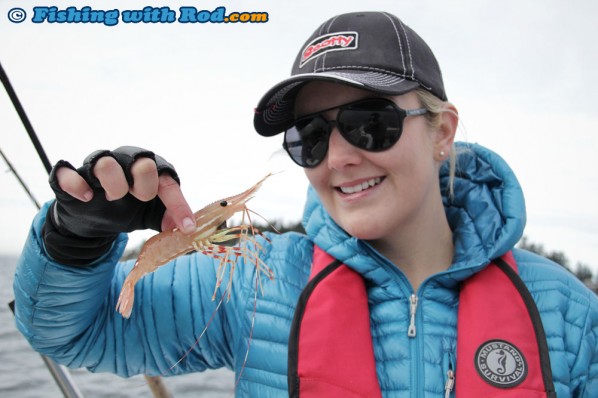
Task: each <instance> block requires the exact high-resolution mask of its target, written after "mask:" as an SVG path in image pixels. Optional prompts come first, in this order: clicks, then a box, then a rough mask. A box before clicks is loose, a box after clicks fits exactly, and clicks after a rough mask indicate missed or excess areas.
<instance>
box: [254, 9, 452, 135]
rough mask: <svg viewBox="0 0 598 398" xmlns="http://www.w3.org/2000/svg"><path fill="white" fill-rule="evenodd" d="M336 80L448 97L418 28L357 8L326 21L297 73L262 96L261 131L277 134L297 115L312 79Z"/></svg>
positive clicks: (302, 53)
mask: <svg viewBox="0 0 598 398" xmlns="http://www.w3.org/2000/svg"><path fill="white" fill-rule="evenodd" d="M314 80H323V81H332V82H337V83H342V84H347V85H350V86H354V87H358V88H362V89H365V90H370V91H373V92H376V93H379V94H381V95H401V94H405V93H407V92H409V91H412V90H414V89H416V88H418V87H421V88H423V89H425V90H428V91H429V92H431V93H432V94H434V95H435V96H437V97H438V98H440V99H441V100H444V101H446V100H447V97H446V93H445V91H444V84H443V82H442V73H441V72H440V67H439V65H438V62H437V61H436V58H435V57H434V54H433V53H432V50H430V47H428V45H427V44H426V43H425V42H424V41H423V39H422V38H421V37H419V35H418V34H417V33H415V32H414V31H413V30H412V29H411V28H409V27H408V26H407V25H405V24H404V23H403V22H402V21H401V20H400V19H399V18H397V17H396V16H394V15H392V14H389V13H387V12H354V13H348V14H342V15H338V16H336V17H333V18H331V19H329V20H328V21H326V22H324V23H323V24H322V25H321V26H320V27H319V28H318V29H316V31H315V32H314V33H313V34H312V35H311V36H310V37H309V39H307V41H306V42H305V45H304V46H303V47H302V48H301V51H300V52H299V54H298V55H297V58H296V59H295V63H294V64H293V69H292V71H291V77H290V78H288V79H285V80H283V81H282V82H280V83H278V84H277V85H275V86H274V87H272V88H271V89H270V90H269V91H268V92H266V94H265V95H264V96H263V97H262V99H261V100H260V101H259V103H258V105H257V107H256V109H255V115H254V119H253V124H254V127H255V129H256V131H257V132H258V133H259V134H261V135H263V136H267V137H269V136H273V135H276V134H279V133H281V132H283V131H284V130H286V129H287V128H288V127H289V125H290V124H291V123H292V121H293V110H294V105H295V96H296V95H297V93H298V91H299V89H300V88H301V87H302V86H303V85H304V84H305V83H307V82H310V81H314Z"/></svg>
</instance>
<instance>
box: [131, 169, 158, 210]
mask: <svg viewBox="0 0 598 398" xmlns="http://www.w3.org/2000/svg"><path fill="white" fill-rule="evenodd" d="M131 175H132V176H133V186H132V187H131V188H130V189H129V192H130V193H131V195H133V196H135V197H136V198H137V199H139V200H141V201H144V202H147V201H150V200H152V199H153V198H155V197H156V195H157V194H158V185H159V179H158V168H157V167H156V162H154V160H153V159H149V158H139V159H138V160H136V161H135V163H133V166H131Z"/></svg>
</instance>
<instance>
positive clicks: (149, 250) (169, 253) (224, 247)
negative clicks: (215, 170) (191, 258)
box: [116, 174, 274, 318]
mask: <svg viewBox="0 0 598 398" xmlns="http://www.w3.org/2000/svg"><path fill="white" fill-rule="evenodd" d="M270 176H271V174H268V175H266V176H265V177H264V178H262V179H261V180H260V181H258V182H257V183H256V184H255V185H253V186H252V187H251V188H249V189H247V190H245V191H243V192H241V193H240V194H237V195H234V196H230V197H227V198H224V199H220V200H217V201H215V202H213V203H211V204H209V205H207V206H206V207H204V208H203V209H201V210H199V211H197V212H196V213H195V214H194V217H195V224H196V227H195V231H194V232H193V233H191V234H184V233H182V232H181V231H180V230H178V229H176V228H175V229H174V230H170V231H163V232H161V233H159V234H157V235H154V236H153V237H151V238H150V239H148V240H147V242H146V243H145V244H144V245H143V247H142V249H141V252H140V253H139V256H138V258H137V261H136V262H135V265H134V266H133V269H132V270H131V271H130V272H129V274H128V275H127V277H126V278H125V281H124V282H123V286H122V288H121V292H120V295H119V298H118V302H117V304H116V310H117V311H118V312H119V313H120V314H121V315H122V316H123V317H125V318H129V317H130V316H131V312H132V310H133V303H134V299H135V284H136V283H137V282H138V281H139V280H140V279H141V278H142V277H143V276H145V275H146V274H148V273H151V272H154V271H155V270H157V269H158V268H159V267H160V266H162V265H164V264H166V263H168V262H169V261H172V260H174V259H175V258H177V257H179V256H181V255H184V254H187V253H189V252H191V251H193V250H196V251H197V252H200V253H202V254H204V255H207V256H210V257H212V258H214V259H216V260H218V264H219V265H218V270H217V272H216V284H215V288H214V295H213V296H212V300H214V299H215V298H216V293H217V291H218V289H219V287H220V285H221V283H222V279H223V277H224V275H225V272H226V269H227V266H228V267H229V273H230V278H229V282H228V285H227V286H226V293H227V296H228V298H229V299H230V295H231V291H232V280H233V278H232V275H233V272H234V269H235V265H236V262H237V259H238V258H239V257H242V258H244V260H245V263H246V264H254V265H255V267H256V268H257V272H256V274H257V278H258V281H260V282H259V283H260V286H261V279H260V277H261V275H262V274H264V275H266V277H268V278H269V279H274V274H273V272H272V270H270V268H268V266H267V265H266V264H265V263H264V262H263V261H262V260H261V258H260V257H259V251H260V250H261V249H262V247H261V246H260V244H259V243H258V242H257V240H256V239H255V236H256V235H261V233H260V232H259V230H258V229H257V228H255V227H254V226H253V225H251V217H250V214H249V213H250V210H249V209H248V208H247V205H246V203H247V201H249V200H250V199H251V198H252V197H253V195H254V194H255V192H256V191H257V190H258V189H259V188H260V187H261V185H262V183H263V182H264V181H265V180H266V179H267V178H268V177H270ZM237 213H241V214H242V220H241V225H239V226H236V227H231V228H226V227H225V226H226V221H227V220H228V219H229V218H231V217H232V216H234V215H235V214H237ZM245 222H247V223H245ZM248 243H251V244H252V246H253V250H250V249H249V247H248ZM231 244H232V245H231Z"/></svg>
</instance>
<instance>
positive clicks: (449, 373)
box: [444, 352, 455, 398]
mask: <svg viewBox="0 0 598 398" xmlns="http://www.w3.org/2000/svg"><path fill="white" fill-rule="evenodd" d="M445 363H446V365H445V369H446V382H445V383H444V398H450V397H451V393H452V392H453V390H454V389H455V371H454V364H453V356H452V354H451V353H450V352H447V353H446V354H445Z"/></svg>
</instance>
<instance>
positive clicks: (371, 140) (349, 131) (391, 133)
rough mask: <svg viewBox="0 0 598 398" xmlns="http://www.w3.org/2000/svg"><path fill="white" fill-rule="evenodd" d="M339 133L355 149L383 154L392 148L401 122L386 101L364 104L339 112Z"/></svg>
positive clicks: (399, 132)
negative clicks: (382, 152)
mask: <svg viewBox="0 0 598 398" xmlns="http://www.w3.org/2000/svg"><path fill="white" fill-rule="evenodd" d="M338 125H339V130H340V131H341V133H342V134H343V137H345V139H346V140H347V141H349V142H350V143H351V144H353V145H355V146H356V147H358V148H362V149H365V150H368V151H382V150H385V149H388V148H390V147H391V146H393V145H394V144H395V143H396V142H397V140H398V139H399V137H400V136H401V130H402V128H401V127H402V122H401V116H400V115H399V113H398V112H397V110H396V109H395V108H394V107H393V106H392V105H391V104H390V103H388V101H377V100H372V101H363V102H360V103H358V104H355V105H351V106H348V107H346V108H343V109H341V111H340V114H339V115H338Z"/></svg>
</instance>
